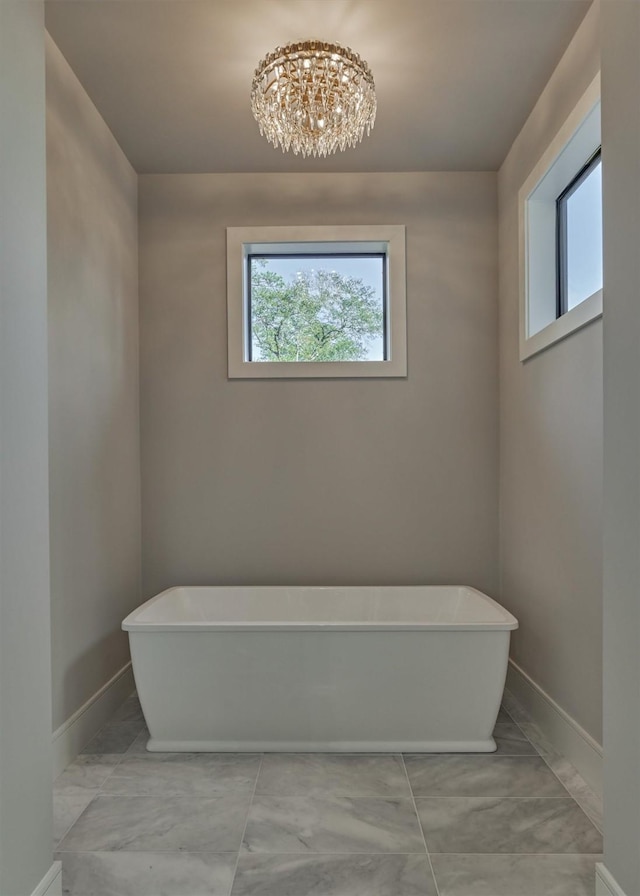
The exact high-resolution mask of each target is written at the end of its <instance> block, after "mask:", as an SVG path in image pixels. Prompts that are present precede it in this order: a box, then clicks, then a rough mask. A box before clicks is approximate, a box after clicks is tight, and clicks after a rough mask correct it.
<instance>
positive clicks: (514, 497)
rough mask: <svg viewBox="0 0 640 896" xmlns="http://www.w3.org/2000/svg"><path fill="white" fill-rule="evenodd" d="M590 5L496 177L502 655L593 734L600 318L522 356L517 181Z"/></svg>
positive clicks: (549, 122)
mask: <svg viewBox="0 0 640 896" xmlns="http://www.w3.org/2000/svg"><path fill="white" fill-rule="evenodd" d="M598 13H599V10H598V6H597V5H595V6H593V7H592V8H591V9H590V11H589V13H588V14H587V16H586V18H585V19H584V21H583V23H582V25H581V27H580V28H579V30H578V32H577V34H576V36H575V38H574V40H573V41H572V43H571V44H570V46H569V48H568V50H567V52H566V53H565V55H564V57H563V59H562V60H561V62H560V64H559V66H558V68H557V70H556V71H555V73H554V75H553V76H552V78H551V80H550V82H549V84H548V85H547V88H546V89H545V91H544V92H543V94H542V96H541V98H540V100H539V101H538V103H537V105H536V107H535V108H534V110H533V112H532V113H531V116H530V117H529V119H528V121H527V123H526V125H525V127H524V128H523V130H522V131H521V133H520V135H519V136H518V138H517V139H516V141H515V143H514V145H513V147H512V149H511V151H510V152H509V155H508V156H507V159H506V160H505V162H504V164H503V166H502V168H501V169H500V172H499V176H498V188H499V210H500V211H499V215H500V225H499V232H500V252H499V259H500V261H499V266H500V573H501V587H500V590H501V599H502V602H503V603H504V604H505V606H507V607H508V608H509V609H510V610H511V611H512V612H513V613H514V614H515V615H516V616H517V617H518V618H519V620H520V625H521V627H520V629H519V631H518V632H517V633H515V636H514V638H513V642H512V656H513V658H514V659H515V661H516V662H517V663H518V664H519V665H520V666H521V667H522V668H523V669H524V671H525V672H526V673H527V674H528V675H529V676H530V677H531V678H532V679H533V680H534V681H535V682H537V683H538V684H539V685H540V686H541V687H542V688H544V690H545V691H546V692H547V693H548V694H549V695H550V696H551V697H552V698H553V699H554V700H556V701H557V703H559V704H560V706H561V707H562V708H563V709H565V710H566V711H567V712H568V713H569V714H570V715H571V716H572V717H573V718H574V719H576V720H577V721H578V722H579V724H580V725H582V726H583V728H585V729H586V731H588V732H589V734H591V735H592V736H593V737H594V738H595V739H596V740H598V741H599V742H601V741H602V718H601V717H602V694H601V691H602V619H601V614H602V324H601V321H598V322H595V323H593V324H591V325H589V326H588V327H586V328H585V329H584V330H581V331H579V332H577V333H574V334H573V335H572V336H570V337H569V338H568V339H566V340H565V341H564V342H561V343H558V344H556V345H554V346H551V347H550V348H549V349H548V350H547V351H545V352H543V353H542V354H539V355H536V356H534V357H533V358H531V359H529V360H528V361H526V362H524V363H521V362H520V360H519V357H518V314H519V310H518V301H519V299H518V296H519V274H518V203H517V200H518V190H519V188H520V187H521V186H522V184H523V182H524V181H525V179H526V178H527V176H528V175H529V173H530V172H531V170H532V168H533V167H534V165H535V164H536V163H537V162H538V160H539V158H540V156H541V155H542V153H543V152H544V150H545V149H546V148H547V146H548V145H549V143H550V142H551V140H552V138H553V137H554V136H555V134H556V132H557V131H558V130H559V128H560V126H561V125H562V124H563V122H564V120H565V119H566V117H567V115H568V114H569V113H570V112H571V110H572V109H573V107H574V106H575V104H576V102H577V101H578V99H579V98H580V96H581V95H582V94H583V93H584V91H585V89H586V88H587V86H588V85H589V83H590V82H591V81H592V79H593V78H594V76H595V75H596V73H597V72H598V70H599V67H600V56H599V30H598V28H599V18H598Z"/></svg>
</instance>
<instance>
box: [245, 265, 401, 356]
mask: <svg viewBox="0 0 640 896" xmlns="http://www.w3.org/2000/svg"><path fill="white" fill-rule="evenodd" d="M250 271H251V274H250V276H251V300H250V308H251V359H252V360H253V361H270V360H271V361H273V360H280V361H335V360H338V361H383V360H385V312H386V309H385V286H384V280H385V259H384V256H383V255H381V254H371V255H358V256H354V255H351V256H348V255H320V256H318V255H296V256H283V255H272V256H259V255H258V256H253V255H252V256H250ZM302 281H304V283H305V284H306V288H305V289H298V288H296V285H297V284H300V283H302Z"/></svg>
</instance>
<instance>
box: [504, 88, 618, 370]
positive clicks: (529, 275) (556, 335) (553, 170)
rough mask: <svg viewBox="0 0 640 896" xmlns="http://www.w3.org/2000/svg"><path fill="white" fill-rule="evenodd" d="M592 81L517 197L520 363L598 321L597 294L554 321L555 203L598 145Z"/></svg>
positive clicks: (600, 304)
mask: <svg viewBox="0 0 640 896" xmlns="http://www.w3.org/2000/svg"><path fill="white" fill-rule="evenodd" d="M601 142H602V141H601V125H600V74H598V75H596V77H595V78H594V79H593V81H592V82H591V84H590V85H589V87H588V88H587V90H586V91H585V93H584V94H583V95H582V97H581V98H580V100H579V101H578V103H577V104H576V106H575V108H574V109H573V111H572V112H571V114H570V115H569V116H568V118H567V119H566V121H565V122H564V124H563V125H562V127H561V128H560V130H559V131H558V133H557V134H556V136H555V137H554V139H553V140H552V141H551V143H550V145H549V146H548V148H547V149H546V151H545V152H544V153H543V155H542V157H541V158H540V160H539V161H538V163H537V164H536V165H535V167H534V168H533V170H532V172H531V174H530V175H529V176H528V177H527V179H526V181H525V182H524V184H523V185H522V187H521V188H520V190H519V193H518V223H519V242H520V252H519V270H520V327H519V348H520V360H521V361H523V362H524V361H527V360H528V359H529V358H531V357H533V356H534V355H537V354H538V353H539V352H542V351H544V350H546V349H548V348H549V347H550V346H552V345H554V344H555V343H557V342H560V341H562V340H564V339H566V338H567V337H568V336H571V335H572V334H573V333H575V332H577V331H578V330H581V329H582V328H583V327H585V326H587V325H588V324H590V323H592V322H593V321H595V320H597V319H598V318H600V317H602V309H603V290H602V289H600V290H597V292H595V293H594V294H593V295H592V296H589V297H588V298H587V299H585V300H584V301H582V302H580V303H579V304H578V305H576V306H575V307H574V308H571V309H570V310H569V311H566V312H565V313H564V314H560V315H558V311H559V307H558V265H557V229H556V217H557V205H556V203H557V199H558V197H559V196H560V195H561V193H562V192H563V190H564V189H565V188H566V187H567V186H568V185H569V184H570V183H571V182H572V180H573V179H574V178H575V176H576V174H577V173H578V172H580V171H581V169H582V168H583V166H584V164H585V162H586V161H587V160H589V159H590V158H591V156H592V155H593V154H594V153H595V152H596V150H597V149H598V148H599V147H600V145H601Z"/></svg>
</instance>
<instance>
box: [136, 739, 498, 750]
mask: <svg viewBox="0 0 640 896" xmlns="http://www.w3.org/2000/svg"><path fill="white" fill-rule="evenodd" d="M496 749H497V747H496V742H495V740H494V739H493V738H492V737H489V738H487V740H476V741H468V740H465V741H459V740H457V741H453V740H428V741H406V740H402V741H397V740H393V741H377V742H375V741H374V742H373V743H372V742H371V741H360V740H358V741H337V742H336V741H316V742H314V743H309V741H295V740H282V741H273V740H268V741H264V740H258V741H246V740H238V741H226V740H157V739H156V738H154V737H151V738H149V740H148V741H147V750H149V752H151V753H495V751H496Z"/></svg>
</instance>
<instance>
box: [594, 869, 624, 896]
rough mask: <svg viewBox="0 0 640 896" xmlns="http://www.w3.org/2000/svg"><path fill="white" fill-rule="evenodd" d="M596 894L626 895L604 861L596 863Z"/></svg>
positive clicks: (602, 895) (606, 895)
mask: <svg viewBox="0 0 640 896" xmlns="http://www.w3.org/2000/svg"><path fill="white" fill-rule="evenodd" d="M596 896H625V893H624V891H623V889H622V887H620V886H618V884H617V883H616V881H615V879H614V877H613V875H612V874H611V872H610V871H607V868H606V866H605V865H603V864H602V862H598V863H597V864H596Z"/></svg>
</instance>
